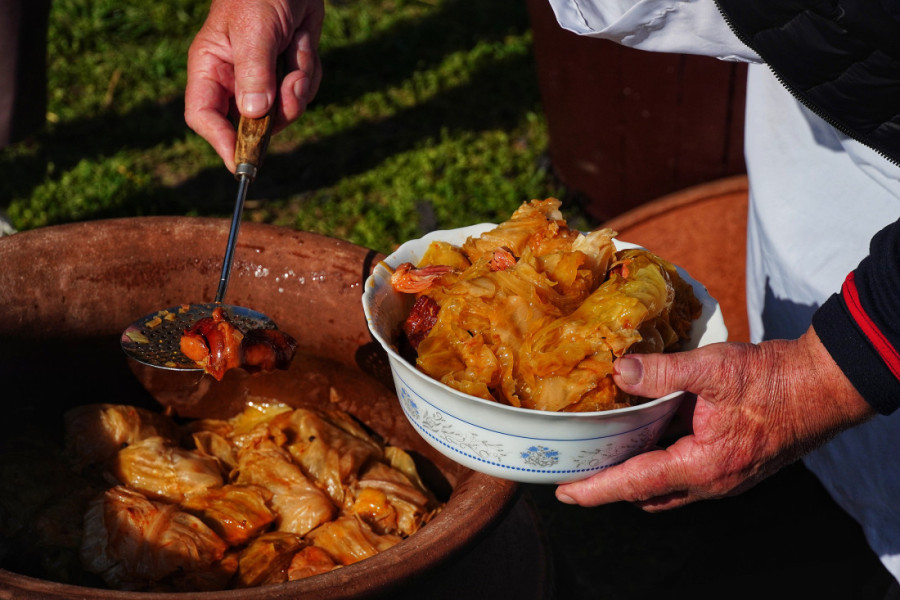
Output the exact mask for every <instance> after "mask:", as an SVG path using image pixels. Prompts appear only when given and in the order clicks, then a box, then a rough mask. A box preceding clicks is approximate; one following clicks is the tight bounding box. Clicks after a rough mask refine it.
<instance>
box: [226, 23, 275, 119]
mask: <svg viewBox="0 0 900 600" xmlns="http://www.w3.org/2000/svg"><path fill="white" fill-rule="evenodd" d="M233 43H234V99H235V103H236V104H237V109H238V111H240V113H241V115H243V116H245V117H252V118H254V119H258V118H260V117H263V116H265V115H266V113H268V112H269V109H270V108H271V107H272V105H273V104H274V102H275V85H276V82H275V59H276V56H277V48H276V43H275V40H274V39H273V38H272V37H271V36H266V35H258V36H242V40H241V41H240V42H239V41H237V40H235V41H234V42H233Z"/></svg>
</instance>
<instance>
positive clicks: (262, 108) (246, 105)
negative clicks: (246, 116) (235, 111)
mask: <svg viewBox="0 0 900 600" xmlns="http://www.w3.org/2000/svg"><path fill="white" fill-rule="evenodd" d="M268 109H269V99H268V98H266V95H265V94H263V93H260V92H252V93H247V94H244V95H243V96H242V97H241V112H244V113H251V114H254V113H264V112H266V111H267V110H268Z"/></svg>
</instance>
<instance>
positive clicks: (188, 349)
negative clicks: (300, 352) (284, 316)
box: [180, 307, 297, 381]
mask: <svg viewBox="0 0 900 600" xmlns="http://www.w3.org/2000/svg"><path fill="white" fill-rule="evenodd" d="M180 349H181V353H182V354H184V355H185V356H186V357H188V358H189V359H191V360H192V361H194V362H195V363H196V364H197V366H199V367H202V368H203V370H204V371H205V372H206V373H209V374H210V375H212V376H213V377H215V378H216V379H217V380H220V381H221V379H222V378H223V377H224V376H225V373H226V371H228V370H229V369H235V368H238V367H241V368H243V369H245V370H246V371H249V372H251V373H256V372H260V371H273V370H275V369H287V368H288V366H290V364H291V360H293V358H294V353H295V352H296V350H297V341H296V340H295V339H294V338H293V337H292V336H290V335H289V334H287V333H285V332H283V331H279V330H277V329H251V330H249V331H247V332H246V333H244V332H241V331H240V330H239V329H237V328H236V327H235V326H234V325H232V324H231V323H230V322H229V321H228V319H226V318H225V315H224V312H223V310H222V307H216V308H215V309H214V310H213V312H212V316H210V317H204V318H202V319H200V320H199V321H197V322H196V323H194V324H193V325H191V326H190V327H189V328H187V329H186V330H185V331H184V334H183V335H182V336H181V340H180Z"/></svg>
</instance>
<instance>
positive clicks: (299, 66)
mask: <svg viewBox="0 0 900 600" xmlns="http://www.w3.org/2000/svg"><path fill="white" fill-rule="evenodd" d="M315 37H316V36H315V34H314V32H313V31H310V30H309V29H305V28H304V29H300V30H298V31H297V32H295V34H294V37H293V39H292V40H291V44H290V45H289V46H288V49H287V50H286V51H285V56H286V59H287V60H286V63H287V68H288V72H287V73H286V74H285V76H284V79H283V80H282V83H281V90H280V100H281V101H280V107H279V111H278V114H277V115H276V121H275V131H280V130H281V129H283V128H284V127H286V126H287V125H288V124H290V123H292V122H293V121H296V120H297V119H298V118H300V116H301V115H302V114H303V112H304V111H305V110H306V107H307V105H308V104H309V103H310V102H311V101H312V99H313V98H314V97H315V95H316V93H317V92H318V90H319V84H320V83H321V81H322V66H321V62H320V60H319V55H318V52H317V51H316V46H315V45H314V43H313V40H314V38H315Z"/></svg>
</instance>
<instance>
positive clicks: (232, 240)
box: [216, 175, 251, 303]
mask: <svg viewBox="0 0 900 600" xmlns="http://www.w3.org/2000/svg"><path fill="white" fill-rule="evenodd" d="M250 181H251V179H250V177H248V176H247V175H241V176H240V178H239V179H238V193H237V199H236V200H235V203H234V214H233V215H232V216H231V229H230V230H229V232H228V244H227V245H226V246H225V258H224V259H222V274H221V275H220V276H219V289H218V291H216V303H221V302H224V301H225V292H227V291H228V281H229V280H230V279H231V266H232V264H233V263H234V247H235V245H236V244H237V238H238V232H239V231H240V229H241V218H242V216H243V214H244V201H245V200H246V199H247V188H249V187H250Z"/></svg>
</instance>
